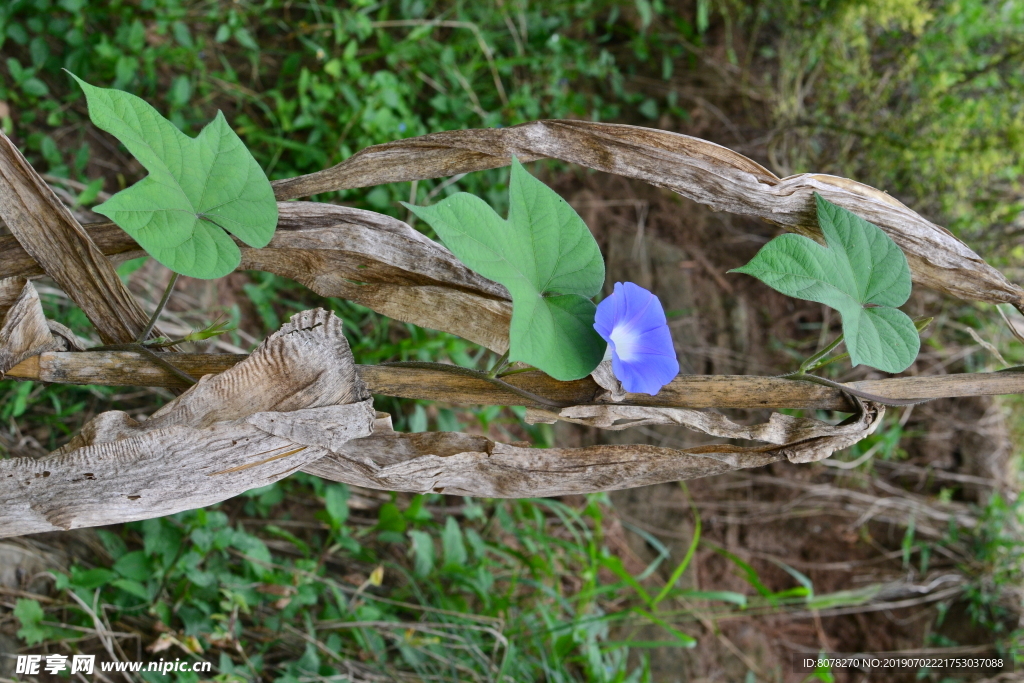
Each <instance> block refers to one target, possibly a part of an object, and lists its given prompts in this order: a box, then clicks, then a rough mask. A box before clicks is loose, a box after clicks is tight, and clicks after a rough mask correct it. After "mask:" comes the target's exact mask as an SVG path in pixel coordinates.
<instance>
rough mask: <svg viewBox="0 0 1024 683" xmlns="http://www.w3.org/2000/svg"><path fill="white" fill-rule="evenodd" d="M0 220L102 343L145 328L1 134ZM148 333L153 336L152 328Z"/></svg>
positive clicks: (105, 267)
mask: <svg viewBox="0 0 1024 683" xmlns="http://www.w3.org/2000/svg"><path fill="white" fill-rule="evenodd" d="M0 217H2V218H3V220H4V223H6V224H7V227H8V228H9V229H10V231H11V234H13V235H14V239H16V240H17V242H18V244H20V245H21V247H22V248H23V249H24V251H25V253H26V254H27V255H28V256H30V257H31V258H32V259H33V260H34V261H36V262H37V263H38V264H39V265H40V266H41V267H42V269H43V270H45V271H46V274H47V275H49V276H50V277H51V278H53V280H54V281H55V282H56V283H57V284H58V285H59V286H60V287H61V289H63V290H64V291H65V292H66V293H67V295H68V296H69V297H71V299H72V300H73V301H74V302H75V303H76V304H78V307H79V308H81V309H82V311H83V312H84V313H85V315H86V316H87V317H88V318H89V320H90V321H91V322H92V323H93V325H95V326H96V330H97V332H99V335H100V338H101V339H102V340H103V341H104V342H105V343H108V344H114V343H125V342H131V341H134V340H135V339H136V338H137V337H138V335H139V334H140V333H141V332H142V330H143V329H145V327H146V322H147V320H148V316H147V315H146V314H145V312H144V311H143V310H142V308H141V307H140V306H139V304H138V302H136V301H135V299H134V298H132V295H131V294H130V293H129V292H128V289H127V288H126V287H125V286H124V284H123V283H122V282H121V278H119V277H118V276H117V272H116V271H115V270H114V266H113V265H111V263H110V262H109V261H108V260H107V259H106V257H105V256H104V254H103V251H102V250H101V249H100V248H99V247H97V246H96V245H95V244H93V242H92V241H91V240H90V239H89V235H88V233H87V232H86V231H85V230H84V229H83V228H82V226H81V225H80V224H79V223H78V220H77V219H75V217H74V215H72V213H71V211H69V210H68V208H67V207H66V206H64V204H62V203H61V201H60V200H59V199H58V198H57V196H56V195H55V194H54V193H53V190H51V189H50V187H49V186H48V185H47V184H46V183H45V182H44V181H43V179H42V178H40V177H39V174H38V173H36V171H35V169H33V168H32V166H31V165H30V164H29V163H28V161H27V160H26V159H25V157H24V156H23V155H22V154H21V152H20V151H19V150H18V148H17V147H15V145H14V143H13V142H11V140H10V139H9V138H8V137H7V136H6V135H4V134H3V132H2V131H0ZM6 277H8V276H7V275H6V274H0V278H6ZM153 333H154V335H155V336H159V332H158V331H157V330H154V331H153Z"/></svg>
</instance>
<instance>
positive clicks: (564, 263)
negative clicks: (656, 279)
mask: <svg viewBox="0 0 1024 683" xmlns="http://www.w3.org/2000/svg"><path fill="white" fill-rule="evenodd" d="M509 204H510V206H509V212H508V220H502V219H501V217H500V216H498V214H496V213H495V212H494V210H493V209H492V208H491V207H490V206H488V205H487V203H486V202H484V201H483V200H482V199H480V198H479V197H476V196H474V195H471V194H467V193H464V192H460V193H458V194H454V195H452V196H451V197H448V198H447V199H445V200H444V201H442V202H439V203H438V204H435V205H433V206H411V205H409V204H406V205H405V206H406V208H408V209H409V210H410V211H412V212H413V213H414V214H416V215H417V216H419V217H420V218H421V219H423V220H424V221H426V222H427V223H429V224H430V226H431V227H432V228H433V229H434V231H435V232H436V233H437V234H438V236H440V238H441V240H442V241H443V242H444V243H445V245H446V246H447V247H448V248H449V249H451V250H452V252H453V253H454V254H455V255H456V256H458V257H459V258H460V259H461V260H462V262H463V263H465V264H466V265H467V266H469V267H470V268H472V269H473V270H474V271H476V272H477V273H479V274H480V275H483V276H484V277H486V278H489V279H491V280H494V281H496V282H499V283H501V284H503V285H505V287H506V288H508V291H509V293H510V294H511V295H512V324H511V326H510V328H509V360H510V361H522V362H524V363H528V364H530V365H532V366H534V367H536V368H538V369H540V370H543V371H544V372H546V373H548V374H549V375H551V376H552V377H554V378H555V379H559V380H563V381H566V380H573V379H579V378H581V377H585V376H587V375H588V374H590V373H591V372H592V371H593V370H594V368H596V367H597V364H598V363H600V362H601V358H602V357H603V355H604V350H605V346H606V344H605V342H604V340H602V339H601V337H600V336H598V334H597V332H596V331H594V311H595V310H596V308H597V307H596V306H595V305H594V302H592V301H591V300H590V299H591V297H593V296H595V295H597V293H598V292H599V291H601V286H602V285H603V284H604V260H603V259H602V258H601V251H600V249H598V246H597V242H596V241H595V240H594V237H593V235H591V234H590V230H589V229H588V228H587V226H586V224H585V223H584V222H583V219H581V218H580V217H579V216H578V215H577V214H576V212H575V211H573V209H572V207H571V206H569V204H568V203H567V202H566V201H565V200H564V199H562V198H561V197H559V196H558V195H557V194H556V193H555V192H554V191H553V190H552V189H551V188H549V187H548V186H547V185H545V184H544V183H542V182H541V181H539V180H537V179H536V178H534V177H533V176H531V175H530V174H529V173H528V172H527V171H526V169H524V168H523V166H522V164H520V163H519V161H518V160H516V159H513V160H512V182H511V187H510V202H509Z"/></svg>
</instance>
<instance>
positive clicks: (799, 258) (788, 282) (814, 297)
mask: <svg viewBox="0 0 1024 683" xmlns="http://www.w3.org/2000/svg"><path fill="white" fill-rule="evenodd" d="M814 197H815V200H816V202H817V205H818V224H819V225H820V226H821V232H822V234H824V236H825V243H826V244H828V247H827V248H826V247H823V246H821V245H820V244H818V243H817V242H815V241H814V240H812V239H809V238H807V237H803V236H801V235H780V236H779V237H776V238H775V239H773V240H772V241H771V242H769V243H768V244H766V245H764V247H762V248H761V250H760V251H759V252H757V255H756V256H755V257H754V258H753V259H751V261H750V263H748V264H747V265H745V266H743V267H742V268H736V269H735V270H734V271H731V272H736V273H746V274H747V275H753V276H754V277H756V278H757V279H759V280H761V281H762V282H764V283H765V284H766V285H768V286H769V287H772V288H773V289H776V290H778V291H780V292H782V293H783V294H788V295H789V296H792V297H796V298H798V299H807V300H809V301H817V302H818V303H822V304H825V305H826V306H831V307H832V308H834V309H836V310H837V311H839V313H840V315H841V316H842V318H843V335H844V337H845V343H846V348H847V349H848V350H849V352H850V360H851V361H852V362H853V364H854V365H855V366H856V365H860V364H861V363H863V364H864V365H870V366H871V367H873V368H878V369H879V370H884V371H885V372H902V371H904V370H906V369H907V368H908V367H910V364H911V363H913V362H914V359H915V358H917V352H918V351H919V350H920V348H921V338H920V337H919V336H918V332H917V328H915V327H914V322H913V321H912V320H911V319H910V318H909V317H908V316H907V315H906V314H905V313H903V312H902V311H900V310H897V309H896V306H902V305H903V304H904V303H906V301H907V299H908V298H909V297H910V288H911V281H910V266H909V265H908V264H907V257H906V256H904V255H903V252H902V251H900V248H899V247H898V246H896V243H895V242H893V241H892V239H890V237H889V236H888V235H886V234H885V233H884V232H882V230H881V229H879V228H878V227H877V226H875V225H872V224H871V223H868V222H867V221H866V220H864V219H863V218H861V217H859V216H857V215H856V214H854V213H851V212H850V211H847V210H846V209H844V208H842V207H840V206H836V205H835V204H832V203H831V202H829V201H827V200H826V199H824V198H823V197H821V196H820V195H818V194H817V193H815V195H814Z"/></svg>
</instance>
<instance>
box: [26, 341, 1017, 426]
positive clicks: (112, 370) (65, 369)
mask: <svg viewBox="0 0 1024 683" xmlns="http://www.w3.org/2000/svg"><path fill="white" fill-rule="evenodd" d="M169 358H171V359H172V360H173V361H174V364H175V365H177V366H178V367H180V368H181V369H183V370H185V371H186V372H188V373H189V374H190V375H192V376H194V377H201V376H203V375H208V374H217V373H220V372H224V371H225V370H227V369H228V368H230V367H232V366H234V365H235V364H237V363H239V362H240V361H242V360H244V359H245V358H246V356H244V355H237V354H198V353H197V354H190V353H178V354H174V355H173V356H169ZM356 371H357V372H358V373H359V376H360V377H361V378H362V380H363V381H364V382H365V383H366V385H367V387H369V389H370V391H371V392H373V393H375V394H383V395H385V396H398V397H401V398H415V399H423V400H430V401H444V402H447V403H455V404H463V405H525V406H527V407H529V408H546V406H542V405H539V404H533V403H531V402H530V401H527V400H526V399H524V398H523V397H521V396H518V395H516V394H513V393H512V392H509V391H506V390H504V389H502V388H500V387H497V386H495V385H493V384H490V383H488V382H484V381H483V380H479V379H474V378H472V377H466V376H462V375H453V374H450V373H447V372H442V371H438V370H423V369H418V368H402V367H388V366H386V365H357V366H356ZM7 374H8V376H9V377H17V378H21V379H34V380H41V381H44V382H58V383H64V384H102V385H108V386H159V387H175V388H184V387H185V386H186V385H185V383H184V382H183V381H182V380H180V379H179V378H177V377H175V376H174V375H172V374H171V373H170V372H168V371H167V370H164V369H163V368H161V367H160V366H158V365H156V364H154V363H153V362H152V361H150V360H149V359H147V358H146V357H144V356H142V355H141V354H138V353H134V352H128V351H92V352H86V353H59V352H57V353H43V354H41V355H39V356H33V357H31V358H28V359H26V360H25V361H23V362H22V363H21V364H20V365H18V366H16V367H14V368H12V369H11V370H10V371H9V372H8V373H7ZM507 380H508V382H509V383H511V384H514V385H516V386H517V387H519V388H521V389H526V390H527V391H530V392H533V393H535V394H540V395H542V396H547V397H549V398H553V399H556V400H558V401H560V402H563V403H573V404H581V403H590V402H593V401H596V400H597V399H598V397H599V395H600V394H601V393H602V389H601V387H599V386H598V385H597V383H595V382H594V381H593V380H592V379H591V378H589V377H587V378H584V379H581V380H576V381H575V382H559V381H557V380H554V379H552V378H550V377H548V376H547V375H545V374H544V373H541V372H524V373H520V374H517V375H513V376H511V377H508V378H507ZM849 386H850V387H851V388H853V389H859V390H860V391H863V392H867V393H870V394H876V395H879V396H885V397H887V398H893V399H933V398H953V397H958V396H997V395H1000V394H1020V393H1024V372H1020V371H1012V370H1003V371H1000V372H976V373H963V374H954V375H934V376H929V377H893V378H890V379H876V380H861V381H859V382H850V383H849ZM622 405H640V406H652V407H663V408H818V409H823V410H841V411H846V412H851V411H852V410H853V406H851V405H850V403H849V402H848V400H847V399H846V398H845V397H844V396H843V394H842V392H840V391H839V390H838V389H833V388H831V387H825V386H821V385H820V384H812V383H810V382H797V381H793V380H788V379H782V378H779V377H757V376H751V375H683V376H680V377H677V378H676V379H674V380H672V382H671V383H670V384H668V385H666V386H665V388H664V389H662V391H661V392H660V393H659V394H658V395H657V396H648V395H647V394H627V395H626V398H625V399H624V400H623V401H622Z"/></svg>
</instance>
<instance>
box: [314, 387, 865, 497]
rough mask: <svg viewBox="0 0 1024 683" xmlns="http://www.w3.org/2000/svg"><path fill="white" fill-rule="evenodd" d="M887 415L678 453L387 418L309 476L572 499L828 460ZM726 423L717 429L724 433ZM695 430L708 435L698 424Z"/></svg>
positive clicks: (793, 423)
mask: <svg viewBox="0 0 1024 683" xmlns="http://www.w3.org/2000/svg"><path fill="white" fill-rule="evenodd" d="M602 407H603V408H607V406H602ZM884 413H885V411H884V409H881V408H878V407H877V406H866V407H865V408H864V410H863V412H862V413H861V414H860V415H858V417H857V419H856V420H854V421H852V422H850V423H848V424H843V425H837V426H832V425H829V424H826V423H824V422H820V421H818V420H794V419H793V418H788V419H787V418H784V417H782V416H773V420H772V422H771V424H769V425H765V426H764V428H761V429H759V428H753V429H751V428H747V429H746V430H744V428H743V427H741V426H740V425H736V424H734V423H731V422H730V423H729V425H730V426H729V427H728V428H726V431H729V432H731V433H733V434H734V436H737V435H740V434H741V433H742V435H743V438H755V439H759V438H761V437H767V438H769V439H773V440H775V441H776V443H773V444H772V445H768V446H733V445H730V444H714V445H708V446H698V447H695V448H686V449H679V450H676V449H671V448H659V447H655V446H648V445H626V446H590V447H587V448H529V447H522V446H520V445H516V444H504V443H498V442H494V441H491V440H490V439H488V438H486V437H483V436H475V435H470V434H462V433H457V432H426V433H420V434H403V433H399V432H395V431H393V430H391V429H390V422H387V423H385V424H381V422H382V421H381V420H378V421H377V422H376V423H375V425H374V431H373V434H372V435H370V436H368V437H365V438H362V439H353V440H351V441H347V442H346V443H344V444H343V445H342V446H341V447H340V448H337V449H332V450H331V452H330V453H329V454H327V455H326V456H325V457H323V458H321V459H320V460H317V461H315V462H312V463H310V464H309V465H306V466H305V468H303V471H305V472H308V473H310V474H315V475H317V476H319V477H323V478H325V479H332V480H334V481H342V482H346V483H349V484H355V485H357V486H366V487H369V488H376V489H383V490H386V491H410V492H414V493H445V494H449V495H457V496H484V497H489V498H525V497H530V496H564V495H570V494H583V493H592V492H594V491H614V490H617V489H625V488H633V487H637V486H650V485H652V484H660V483H663V482H667V481H678V480H681V479H696V478H698V477H706V476H710V475H713V474H719V473H721V472H725V471H728V470H735V469H744V468H748V467H761V466H763V465H767V464H768V463H770V462H775V461H776V460H782V459H783V458H785V459H788V460H790V461H791V462H810V461H813V460H820V459H822V458H827V457H828V456H829V455H831V454H832V453H833V452H834V451H836V450H839V449H842V448H846V447H847V446H850V445H852V444H854V443H856V442H858V441H860V440H861V439H863V438H864V437H865V436H867V435H868V434H870V433H871V432H872V431H874V430H875V428H877V426H878V425H879V424H880V422H881V419H882V416H883V415H884ZM778 418H782V419H778ZM709 419H710V420H711V421H715V418H714V417H710V418H709ZM717 422H718V424H717V428H723V427H725V425H724V424H723V423H722V421H720V420H719V421H717ZM726 422H728V421H726ZM687 426H690V427H691V428H692V429H696V430H697V431H705V429H704V428H703V427H702V426H697V425H695V424H690V425H687ZM712 431H714V430H713V429H712ZM769 432H770V433H769ZM780 440H781V443H778V442H779V441H780Z"/></svg>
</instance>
